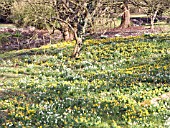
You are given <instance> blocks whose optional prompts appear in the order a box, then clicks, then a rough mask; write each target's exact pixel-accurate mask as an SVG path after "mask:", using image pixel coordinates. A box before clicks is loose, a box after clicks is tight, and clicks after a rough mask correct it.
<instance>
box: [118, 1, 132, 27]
mask: <svg viewBox="0 0 170 128" xmlns="http://www.w3.org/2000/svg"><path fill="white" fill-rule="evenodd" d="M123 10H124V12H123V15H122V17H121V24H120V26H119V28H122V29H124V28H128V27H130V10H129V7H128V2H127V1H125V2H124V3H123Z"/></svg>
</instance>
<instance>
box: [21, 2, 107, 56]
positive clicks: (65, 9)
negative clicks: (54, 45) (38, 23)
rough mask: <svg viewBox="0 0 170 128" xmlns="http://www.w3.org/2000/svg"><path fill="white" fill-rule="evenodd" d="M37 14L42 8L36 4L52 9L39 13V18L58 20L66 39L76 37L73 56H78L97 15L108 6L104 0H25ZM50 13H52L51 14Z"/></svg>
mask: <svg viewBox="0 0 170 128" xmlns="http://www.w3.org/2000/svg"><path fill="white" fill-rule="evenodd" d="M24 2H26V3H29V5H31V7H32V11H34V12H35V13H36V14H37V11H38V12H39V11H40V10H39V9H38V10H37V8H36V6H45V8H46V9H51V11H50V12H49V11H48V12H47V13H48V14H44V13H43V14H41V13H40V14H39V15H38V16H37V18H38V19H43V20H44V22H46V23H47V22H48V23H49V24H50V23H51V22H52V23H55V22H57V23H58V24H59V26H60V27H58V28H57V29H60V30H61V32H62V33H63V36H64V39H65V40H69V39H73V38H74V39H75V40H76V44H75V48H74V51H73V55H72V57H78V56H79V53H80V50H81V48H82V45H83V37H84V35H85V33H86V30H87V28H88V27H91V25H92V21H93V19H94V18H95V17H98V16H100V15H102V14H105V12H106V11H107V7H105V6H103V5H104V4H103V2H105V3H106V2H107V0H106V1H103V0H45V1H44V0H35V1H33V0H25V1H24ZM49 13H50V15H49ZM54 27H55V26H54Z"/></svg>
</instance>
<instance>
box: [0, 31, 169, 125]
mask: <svg viewBox="0 0 170 128" xmlns="http://www.w3.org/2000/svg"><path fill="white" fill-rule="evenodd" d="M169 40H170V35H168V34H166V35H165V34H162V35H145V36H141V37H127V38H114V39H103V40H87V41H86V42H85V45H84V47H83V49H82V53H81V55H80V57H79V58H77V59H72V58H70V55H71V53H72V51H73V46H74V42H69V43H68V42H63V43H61V44H53V45H47V46H43V47H41V48H37V49H30V50H21V51H11V52H8V53H3V54H0V57H1V60H0V74H1V75H0V79H3V81H2V82H1V83H0V85H1V86H0V90H1V91H0V117H3V118H1V119H0V125H1V126H2V127H56V128H57V127H93V128H103V127H104V128H110V127H116V128H117V127H126V128H128V127H129V128H133V127H135V128H141V127H154V128H155V127H159V128H161V127H162V128H163V127H164V123H165V122H166V120H167V118H168V115H169V112H168V108H169V105H170V102H169V100H168V99H164V100H160V101H159V102H158V105H157V106H154V105H152V104H151V103H150V102H149V100H151V99H152V98H155V97H158V96H160V95H162V94H164V93H167V92H170V89H169V86H170V78H169V76H170V68H169V67H170V63H169V62H170V45H169V42H168V41H169ZM146 101H148V102H147V103H146V105H145V104H144V103H145V102H146ZM2 115H4V116H2Z"/></svg>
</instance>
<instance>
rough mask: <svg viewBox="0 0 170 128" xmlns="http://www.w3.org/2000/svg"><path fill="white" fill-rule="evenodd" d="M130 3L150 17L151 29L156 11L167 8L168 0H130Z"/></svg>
mask: <svg viewBox="0 0 170 128" xmlns="http://www.w3.org/2000/svg"><path fill="white" fill-rule="evenodd" d="M130 3H131V4H133V5H134V6H137V7H139V8H142V9H143V10H144V11H145V13H146V14H147V15H148V16H149V17H150V19H151V29H152V30H153V29H154V21H155V19H156V16H157V14H158V12H160V11H164V10H165V9H167V7H168V8H169V3H170V0H130Z"/></svg>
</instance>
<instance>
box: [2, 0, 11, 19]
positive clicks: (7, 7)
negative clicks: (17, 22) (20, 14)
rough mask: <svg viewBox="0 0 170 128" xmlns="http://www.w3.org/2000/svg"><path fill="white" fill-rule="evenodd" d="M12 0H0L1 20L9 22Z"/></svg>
mask: <svg viewBox="0 0 170 128" xmlns="http://www.w3.org/2000/svg"><path fill="white" fill-rule="evenodd" d="M13 2H14V1H13V0H0V20H1V22H11V19H10V16H11V7H12V3H13Z"/></svg>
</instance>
